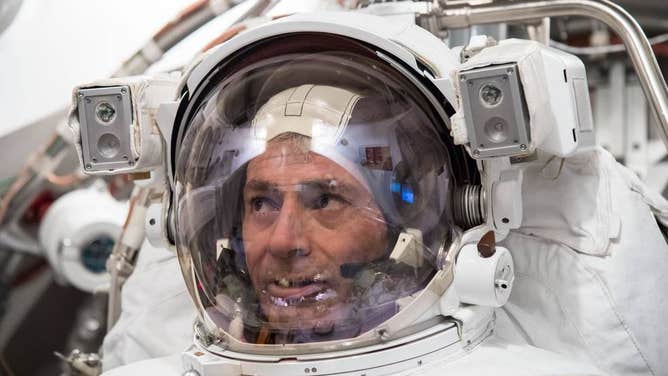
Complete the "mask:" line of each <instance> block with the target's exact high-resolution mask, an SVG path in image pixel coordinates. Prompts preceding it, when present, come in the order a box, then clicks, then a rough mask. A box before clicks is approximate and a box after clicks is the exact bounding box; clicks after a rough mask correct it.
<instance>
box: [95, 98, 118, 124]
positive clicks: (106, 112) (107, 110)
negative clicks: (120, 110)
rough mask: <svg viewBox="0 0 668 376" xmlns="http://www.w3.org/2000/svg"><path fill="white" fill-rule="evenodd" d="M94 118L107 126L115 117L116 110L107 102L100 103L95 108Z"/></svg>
mask: <svg viewBox="0 0 668 376" xmlns="http://www.w3.org/2000/svg"><path fill="white" fill-rule="evenodd" d="M95 116H96V117H97V120H99V121H100V122H101V123H103V124H109V123H111V122H112V121H113V120H114V118H115V117H116V109H115V108H114V106H112V105H111V104H109V103H108V102H100V103H99V104H98V105H97V106H96V107H95Z"/></svg>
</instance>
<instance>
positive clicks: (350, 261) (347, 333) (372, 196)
mask: <svg viewBox="0 0 668 376" xmlns="http://www.w3.org/2000/svg"><path fill="white" fill-rule="evenodd" d="M281 38H288V40H286V41H282V40H281ZM314 38H316V36H315V35H313V34H311V33H301V34H291V35H289V36H283V37H274V38H269V39H265V40H262V41H260V42H258V43H255V44H252V45H250V46H249V47H247V48H245V49H242V50H240V51H237V52H236V53H235V54H234V55H233V56H231V57H229V58H228V59H225V60H224V61H223V62H221V63H220V64H219V65H218V66H217V67H215V68H214V69H212V70H211V71H210V74H209V76H208V77H206V78H204V79H203V80H202V82H203V83H202V84H200V86H199V87H198V88H197V90H195V91H194V92H193V93H192V95H191V97H190V98H189V101H188V105H187V108H185V109H183V108H181V109H180V120H181V121H180V124H181V125H180V127H179V128H178V131H177V132H178V133H177V140H178V141H177V142H176V143H175V144H174V145H176V148H175V150H174V156H175V159H174V161H175V164H174V202H173V209H174V220H175V226H174V232H175V233H174V237H175V243H176V246H177V250H178V251H179V254H180V255H181V256H182V257H181V259H182V260H184V264H185V265H186V267H191V268H192V271H193V272H194V273H193V275H192V280H191V281H189V282H191V283H192V287H193V291H194V294H195V300H196V303H197V305H198V307H199V308H200V313H201V316H202V320H203V321H204V323H205V327H206V329H207V331H208V332H209V334H211V335H213V336H216V337H218V338H224V339H225V341H226V347H227V348H228V349H231V350H236V351H243V352H257V353H270V352H271V353H276V351H279V352H283V353H295V354H296V353H301V354H303V353H308V352H315V351H318V350H319V349H322V348H323V346H324V347H327V348H329V349H334V348H351V347H355V346H363V345H367V344H369V342H370V341H372V342H373V341H377V340H378V339H377V336H371V335H369V333H373V332H374V331H377V330H378V328H379V327H380V326H381V325H382V324H383V323H386V322H388V321H389V320H392V319H393V318H396V317H399V316H400V315H401V313H402V311H405V309H406V307H408V306H410V305H411V304H416V300H417V299H418V298H419V296H420V295H421V294H425V293H429V292H425V287H427V286H428V285H429V284H430V283H432V281H433V280H434V277H435V276H436V275H437V274H438V273H444V271H443V270H441V269H442V267H443V265H440V264H439V261H438V260H439V257H440V256H442V253H443V252H444V250H447V249H448V246H449V244H450V243H451V242H452V240H453V230H454V229H455V228H456V227H457V225H456V224H455V221H454V219H453V205H452V200H453V191H454V189H455V187H457V186H461V185H463V184H465V183H471V180H472V179H475V177H474V178H471V176H473V175H472V174H471V173H470V172H469V171H470V168H469V167H470V165H469V164H468V163H469V162H468V161H466V160H465V157H463V156H464V155H465V154H464V152H463V151H462V150H460V149H459V148H457V147H454V146H453V145H452V143H451V141H450V138H449V135H448V128H447V124H446V121H447V114H446V113H445V112H444V110H443V108H444V107H443V106H435V105H434V104H435V103H439V101H440V103H443V102H444V101H445V100H444V98H434V96H433V95H432V94H430V93H429V92H425V91H424V90H422V89H421V86H420V85H416V84H415V82H413V81H412V80H411V79H410V78H409V77H407V76H406V74H405V72H402V70H401V69H397V66H396V65H395V64H392V62H391V61H388V60H386V59H383V58H380V57H379V54H378V53H377V52H378V51H377V50H375V49H374V48H371V47H370V46H368V45H366V44H364V43H362V42H360V41H355V40H352V39H350V38H345V37H341V36H337V35H333V34H320V35H317V41H318V44H317V45H314V43H313V41H314ZM283 42H284V43H283ZM190 94H191V93H188V95H190ZM462 161H464V162H462ZM439 253H441V255H439ZM446 272H448V271H446ZM448 284H449V282H441V284H440V285H439V289H441V290H443V289H445V288H447V285H448ZM431 293H433V291H432V292H431ZM269 349H270V350H269ZM277 349H278V350H277Z"/></svg>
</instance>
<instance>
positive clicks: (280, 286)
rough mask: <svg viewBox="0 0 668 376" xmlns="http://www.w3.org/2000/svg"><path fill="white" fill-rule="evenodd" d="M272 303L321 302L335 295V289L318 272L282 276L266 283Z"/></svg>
mask: <svg viewBox="0 0 668 376" xmlns="http://www.w3.org/2000/svg"><path fill="white" fill-rule="evenodd" d="M267 293H268V295H269V300H270V302H271V303H272V304H274V305H275V306H279V307H293V306H299V305H308V304H312V303H316V302H323V301H326V300H329V299H332V298H334V297H336V296H337V294H336V291H335V290H334V289H333V288H332V287H331V286H330V284H329V283H328V282H327V281H326V280H325V279H324V278H323V277H322V275H320V274H315V275H314V276H311V277H294V278H292V277H282V278H278V279H275V280H274V281H273V282H271V283H269V284H268V285H267Z"/></svg>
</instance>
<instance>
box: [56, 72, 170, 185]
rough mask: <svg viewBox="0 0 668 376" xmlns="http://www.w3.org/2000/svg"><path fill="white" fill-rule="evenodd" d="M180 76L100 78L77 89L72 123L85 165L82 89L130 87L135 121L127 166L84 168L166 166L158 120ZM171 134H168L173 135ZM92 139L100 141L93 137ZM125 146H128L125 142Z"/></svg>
mask: <svg viewBox="0 0 668 376" xmlns="http://www.w3.org/2000/svg"><path fill="white" fill-rule="evenodd" d="M178 79H179V77H178V76H172V75H158V76H155V77H148V76H133V77H123V78H113V79H107V80H101V81H96V82H93V83H90V84H85V85H81V86H78V87H76V88H74V91H73V101H72V103H73V104H72V108H71V109H70V113H69V117H68V123H69V126H70V129H71V130H72V131H73V132H74V135H75V141H76V143H75V146H76V149H77V152H78V155H79V162H80V163H81V165H82V167H83V166H84V157H83V150H84V149H83V145H82V137H81V135H82V130H81V122H80V119H79V115H78V112H79V110H78V103H77V95H78V92H79V90H80V89H88V88H98V89H99V88H105V87H117V86H127V87H128V88H129V90H130V98H131V104H130V106H131V113H132V123H131V124H130V127H129V129H127V130H118V131H122V132H128V133H129V136H130V137H129V138H130V145H129V147H130V151H131V154H132V155H131V156H129V157H130V160H129V162H130V163H129V164H128V166H126V167H120V168H113V169H84V171H85V172H86V173H87V174H88V175H115V174H121V173H134V172H146V171H151V170H153V169H155V168H157V167H161V166H163V165H164V155H165V153H164V150H163V144H164V141H163V136H162V135H161V132H160V128H158V125H157V122H156V112H157V109H158V106H159V105H160V104H161V103H163V102H166V101H170V100H173V99H174V96H175V95H176V88H177V83H178ZM170 136H171V135H165V136H164V137H165V138H167V139H168V138H169V137H170ZM90 142H96V140H91V141H90ZM122 146H124V145H122Z"/></svg>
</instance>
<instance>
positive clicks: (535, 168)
mask: <svg viewBox="0 0 668 376" xmlns="http://www.w3.org/2000/svg"><path fill="white" fill-rule="evenodd" d="M545 162H546V161H536V162H534V163H533V165H532V167H531V168H528V169H527V170H526V171H525V175H524V176H525V178H524V186H523V190H524V192H525V197H524V198H523V205H524V220H523V223H522V227H521V228H520V229H519V230H518V231H515V232H512V233H511V234H510V235H509V236H508V238H507V239H506V240H505V241H504V244H505V245H506V247H507V248H508V249H510V250H511V253H512V254H513V258H514V261H515V273H516V276H515V284H514V286H513V291H512V294H511V297H510V301H509V302H508V304H506V306H504V310H505V311H506V312H507V313H508V315H509V317H510V318H511V319H512V320H514V322H515V323H517V325H518V327H519V328H521V330H522V332H523V334H524V337H525V338H526V339H527V340H528V341H529V343H531V344H533V345H535V346H537V347H540V348H544V349H547V350H552V351H555V352H559V353H561V354H564V355H566V356H570V357H572V358H575V359H580V360H582V361H586V362H591V363H592V364H595V365H596V366H598V367H599V368H600V369H602V370H603V371H606V372H608V373H610V374H612V375H667V374H668V359H667V358H666V357H665V349H666V348H668V329H666V326H665V325H664V320H665V318H666V317H668V275H667V274H666V270H668V246H667V245H666V241H665V239H664V237H663V236H662V234H661V232H660V230H659V228H658V225H657V222H656V218H655V217H654V215H653V214H657V215H663V216H664V218H665V213H668V211H667V210H668V203H667V202H666V200H664V199H663V198H662V197H660V196H659V195H656V194H652V193H650V192H649V191H648V190H647V189H646V188H645V187H644V185H643V184H642V183H641V182H640V181H639V180H638V179H637V177H635V175H633V174H632V173H631V172H630V171H628V170H627V169H626V168H625V167H623V166H621V165H619V164H618V163H617V162H615V160H614V159H613V157H612V156H611V155H610V154H609V153H608V152H606V151H605V150H603V149H598V150H596V151H593V152H590V153H586V154H584V155H581V156H577V157H573V158H569V159H566V160H563V163H562V160H560V159H555V160H552V161H550V162H549V163H547V164H546V163H545ZM648 205H651V206H648ZM664 220H665V219H664Z"/></svg>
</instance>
